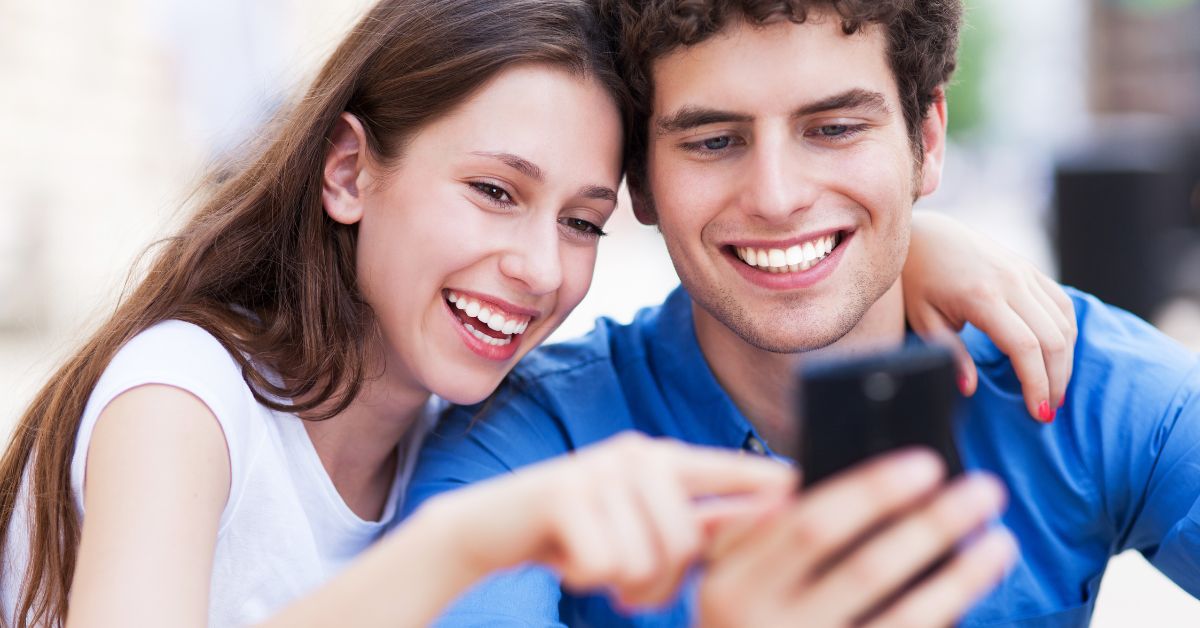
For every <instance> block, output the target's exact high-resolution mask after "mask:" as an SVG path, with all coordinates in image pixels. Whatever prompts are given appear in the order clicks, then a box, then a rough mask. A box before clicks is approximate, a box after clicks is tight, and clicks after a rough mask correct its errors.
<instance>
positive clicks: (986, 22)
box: [946, 0, 995, 138]
mask: <svg viewBox="0 0 1200 628" xmlns="http://www.w3.org/2000/svg"><path fill="white" fill-rule="evenodd" d="M963 4H964V8H965V9H966V16H965V20H964V21H965V24H964V27H963V30H962V36H961V39H960V40H959V44H958V69H956V70H955V72H954V78H953V79H952V80H951V82H950V87H949V89H947V90H946V100H947V105H948V107H949V109H950V128H949V133H950V135H951V137H954V138H962V136H964V135H969V134H970V133H971V132H972V131H974V130H976V129H978V128H979V127H981V126H983V124H984V122H985V121H986V116H987V110H986V107H985V105H984V102H983V75H984V66H985V65H986V63H987V54H988V52H989V48H990V47H991V45H992V43H993V42H994V40H995V30H994V28H993V27H992V23H991V20H990V19H989V17H988V11H987V6H986V3H984V2H980V0H966V1H965V2H964V3H963Z"/></svg>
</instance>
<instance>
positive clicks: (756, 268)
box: [725, 230, 854, 290]
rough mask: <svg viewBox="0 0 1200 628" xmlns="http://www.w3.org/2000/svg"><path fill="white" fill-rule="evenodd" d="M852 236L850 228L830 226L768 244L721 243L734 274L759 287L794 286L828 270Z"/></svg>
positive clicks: (816, 279) (809, 282) (820, 277)
mask: <svg viewBox="0 0 1200 628" xmlns="http://www.w3.org/2000/svg"><path fill="white" fill-rule="evenodd" d="M853 236H854V232H853V231H850V230H833V231H827V232H823V233H820V234H818V235H809V236H804V238H803V239H792V240H786V241H778V242H776V243H770V244H766V243H751V244H742V243H738V244H731V245H729V246H726V247H725V252H726V256H725V257H726V258H727V259H729V262H730V264H731V265H733V266H734V269H735V270H737V272H738V274H740V275H742V277H744V278H746V279H747V280H749V281H750V282H751V283H753V284H755V285H758V286H759V287H763V288H767V289H769V290H797V289H801V288H807V287H809V286H812V285H815V284H817V283H819V282H820V281H822V280H823V279H825V278H826V277H828V276H829V275H830V274H832V273H833V270H834V269H835V268H836V267H837V265H838V263H839V262H840V261H841V258H842V256H843V253H844V252H845V250H846V246H847V244H848V243H849V241H850V240H851V239H853Z"/></svg>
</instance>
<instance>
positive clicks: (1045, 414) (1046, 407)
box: [1038, 401, 1057, 423]
mask: <svg viewBox="0 0 1200 628" xmlns="http://www.w3.org/2000/svg"><path fill="white" fill-rule="evenodd" d="M1055 414H1057V413H1056V412H1055V411H1054V410H1051V409H1050V402H1049V401H1043V402H1042V403H1040V404H1038V418H1039V419H1041V421H1042V423H1053V422H1054V415H1055Z"/></svg>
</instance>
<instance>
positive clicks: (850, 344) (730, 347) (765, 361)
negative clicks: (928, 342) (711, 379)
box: [692, 280, 905, 455]
mask: <svg viewBox="0 0 1200 628" xmlns="http://www.w3.org/2000/svg"><path fill="white" fill-rule="evenodd" d="M692 318H693V320H694V321H695V324H696V339H697V340H698V341H699V343H700V351H701V352H702V353H703V354H704V358H705V360H706V361H707V362H708V365H709V368H710V369H712V372H713V375H715V376H716V378H717V382H719V383H720V384H721V387H722V388H723V389H724V390H725V392H726V393H728V394H729V397H730V399H732V400H733V403H734V405H736V406H737V408H738V410H740V411H741V412H742V414H743V415H745V417H746V418H747V420H749V421H750V424H751V425H753V426H754V429H755V430H756V431H757V432H758V433H759V434H760V435H761V436H762V437H763V438H765V439H766V440H767V442H768V444H769V445H770V446H771V448H772V450H774V451H776V452H777V453H781V454H785V455H788V454H792V453H793V452H792V451H791V449H792V447H793V445H792V443H793V442H794V441H795V438H796V432H795V419H794V412H793V409H792V393H793V382H792V373H793V371H794V369H795V367H796V364H797V362H798V361H799V360H800V359H802V358H803V357H806V356H813V355H832V354H837V355H853V354H861V353H869V352H875V351H882V350H886V349H889V348H893V347H896V346H899V345H900V344H901V343H903V342H904V329H905V319H904V295H903V293H902V289H901V286H900V282H899V280H897V281H896V283H895V284H893V285H892V287H891V288H890V289H888V291H887V292H886V293H884V295H883V296H882V297H880V298H879V299H878V300H877V301H876V302H875V303H874V304H873V305H872V306H871V307H870V308H869V309H868V310H867V312H866V314H864V315H863V317H862V318H861V319H860V320H859V322H858V324H857V325H855V326H854V327H853V328H852V329H851V330H850V331H849V332H848V333H847V334H846V335H844V336H842V337H841V338H839V339H838V340H837V341H836V342H834V343H833V344H830V345H828V346H826V347H823V348H821V349H814V350H812V351H806V352H800V353H790V354H789V353H775V352H771V351H766V350H764V349H760V348H758V347H755V346H753V345H751V344H749V343H747V342H746V341H745V340H743V339H742V338H741V337H740V336H738V335H737V334H736V333H734V332H733V330H731V329H729V328H728V327H726V326H725V325H724V324H723V323H721V322H720V321H718V320H716V319H715V318H713V317H712V316H711V315H710V314H709V313H708V312H707V311H706V310H704V308H702V307H700V306H698V305H696V304H695V303H693V305H692Z"/></svg>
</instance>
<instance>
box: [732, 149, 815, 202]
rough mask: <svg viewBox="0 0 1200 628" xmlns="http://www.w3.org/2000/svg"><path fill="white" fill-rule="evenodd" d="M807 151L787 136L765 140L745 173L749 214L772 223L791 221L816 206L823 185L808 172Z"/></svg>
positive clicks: (745, 199) (755, 151) (749, 162)
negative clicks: (806, 166) (805, 153)
mask: <svg viewBox="0 0 1200 628" xmlns="http://www.w3.org/2000/svg"><path fill="white" fill-rule="evenodd" d="M803 157H804V156H803V150H802V148H801V147H798V146H796V145H794V144H793V143H792V142H791V141H789V139H787V138H784V137H772V138H764V139H763V140H762V141H760V142H758V143H757V145H756V146H755V147H754V152H753V153H752V155H751V158H750V159H749V160H748V161H747V166H748V167H749V168H750V172H747V173H745V174H746V176H745V177H744V178H743V181H744V185H745V188H744V192H743V194H744V202H743V207H744V208H745V211H746V212H747V213H749V214H751V215H753V216H756V217H758V218H761V219H763V220H764V221H766V222H768V223H781V222H787V221H789V220H790V219H792V218H793V214H795V213H796V212H798V211H803V210H805V209H807V208H809V207H811V206H812V204H813V203H814V202H815V201H816V197H817V195H818V192H819V186H818V185H817V184H816V182H815V178H814V177H813V176H811V174H812V173H809V172H806V168H805V164H804V158H803Z"/></svg>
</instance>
